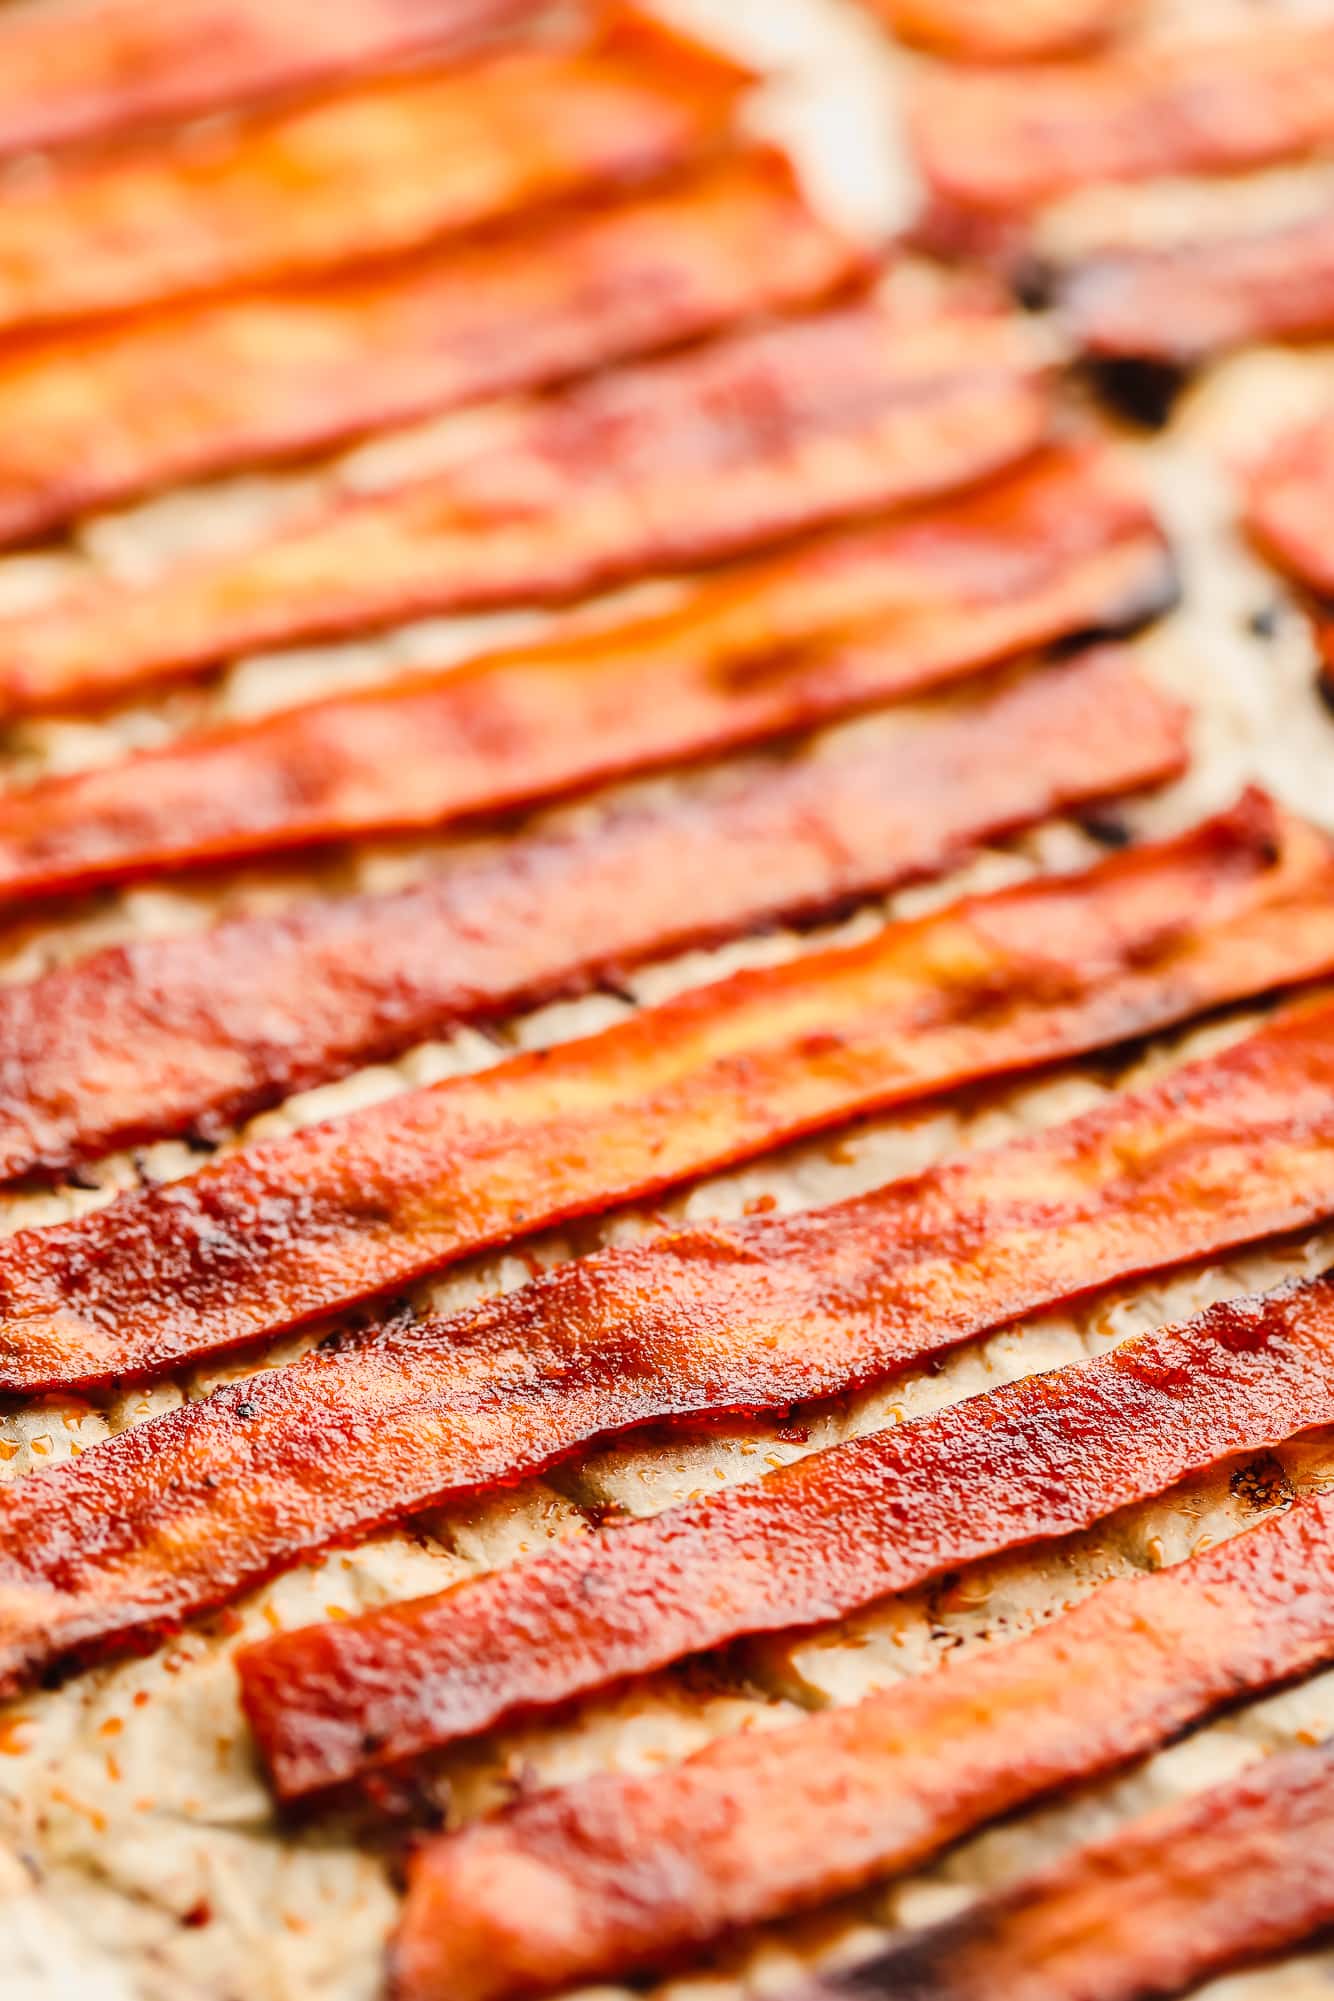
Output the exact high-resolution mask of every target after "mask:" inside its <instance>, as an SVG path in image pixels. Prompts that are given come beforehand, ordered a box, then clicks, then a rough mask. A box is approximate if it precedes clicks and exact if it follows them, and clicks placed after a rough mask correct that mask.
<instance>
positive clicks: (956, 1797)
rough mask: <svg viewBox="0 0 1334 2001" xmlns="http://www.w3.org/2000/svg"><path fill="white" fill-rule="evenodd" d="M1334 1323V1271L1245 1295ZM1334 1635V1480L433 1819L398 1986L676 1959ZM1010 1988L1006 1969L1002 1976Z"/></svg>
mask: <svg viewBox="0 0 1334 2001" xmlns="http://www.w3.org/2000/svg"><path fill="white" fill-rule="evenodd" d="M1232 1311H1233V1312H1234V1313H1235V1314H1236V1315H1237V1321H1238V1336H1237V1338H1238V1339H1239V1340H1243V1339H1244V1338H1245V1335H1244V1329H1245V1321H1246V1316H1247V1313H1248V1312H1249V1313H1250V1315H1251V1316H1252V1318H1253V1320H1254V1323H1255V1325H1256V1326H1257V1328H1258V1327H1259V1326H1260V1325H1262V1324H1263V1323H1264V1322H1265V1321H1266V1320H1267V1319H1268V1318H1269V1317H1270V1316H1271V1315H1274V1314H1286V1315H1292V1316H1294V1317H1301V1318H1303V1319H1306V1320H1307V1321H1308V1322H1309V1323H1310V1324H1312V1325H1314V1324H1316V1323H1319V1324H1321V1325H1323V1327H1324V1328H1325V1329H1326V1331H1327V1332H1328V1330H1329V1329H1330V1328H1331V1327H1334V1291H1332V1289H1331V1286H1330V1284H1329V1282H1328V1281H1327V1280H1325V1281H1318V1282H1316V1283H1315V1284H1313V1285H1310V1286H1306V1287H1302V1288H1295V1289H1293V1290H1291V1291H1289V1292H1287V1293H1286V1294H1278V1295H1270V1296H1269V1298H1268V1299H1265V1300H1260V1301H1256V1302H1251V1303H1250V1305H1249V1307H1248V1306H1246V1305H1244V1304H1238V1305H1234V1307H1233V1308H1232ZM1331 1653H1334V1500H1331V1499H1328V1498H1325V1499H1320V1500H1315V1501H1311V1502H1307V1503H1303V1504H1299V1505H1298V1506H1296V1507H1295V1508H1293V1510H1292V1511H1291V1513H1289V1514H1287V1515H1285V1516H1282V1517H1280V1518H1279V1519H1278V1520H1277V1521H1275V1522H1271V1523H1268V1524H1265V1525H1264V1526H1262V1527H1260V1528H1257V1529H1253V1530H1252V1531H1250V1533H1248V1534H1246V1535H1243V1536H1239V1537H1237V1538H1236V1539H1235V1540H1233V1541H1231V1542H1227V1543H1224V1544H1223V1545H1222V1546H1221V1547H1220V1548H1217V1549H1212V1550H1210V1551H1208V1552H1207V1554H1205V1555H1202V1556H1197V1557H1193V1558H1191V1559H1190V1560H1189V1561H1188V1562H1185V1563H1182V1564H1179V1565H1177V1566H1176V1567H1175V1568H1172V1569H1168V1570H1163V1571H1159V1572H1158V1573H1157V1574H1156V1575H1150V1576H1142V1577H1137V1578H1135V1579H1133V1580H1128V1581H1125V1582H1116V1583H1112V1584H1107V1585H1104V1586H1103V1587H1102V1588H1101V1589H1100V1590H1098V1591H1096V1592H1095V1593H1094V1594H1093V1596H1092V1597H1091V1598H1089V1599H1087V1600H1086V1601H1085V1602H1084V1603H1083V1604H1082V1605H1080V1606H1077V1607H1076V1609H1075V1610H1074V1611H1072V1612H1068V1613H1066V1614H1065V1615H1064V1616H1062V1617H1061V1618H1058V1619H1056V1620H1054V1621H1053V1622H1052V1623H1051V1624H1050V1625H1048V1626H1046V1627H1043V1628H1042V1629H1041V1630H1039V1631H1038V1632H1036V1633H1034V1634H1032V1635H1031V1636H1029V1637H1027V1638H1025V1639H1023V1640H1019V1641H1015V1642H1013V1643H1012V1644H1011V1645H1009V1646H1003V1647H997V1648H995V1649H994V1650H991V1651H988V1652H986V1653H984V1654H981V1655H980V1656H977V1657H975V1658H974V1659H972V1660H970V1661H967V1662H963V1663H960V1664H959V1665H958V1666H955V1667H946V1668H944V1669H942V1670H941V1671H940V1672H938V1673H935V1674H927V1675H924V1676H922V1677H921V1678H920V1679H919V1680H914V1681H910V1682H907V1683H899V1684H898V1685H897V1686H896V1687H893V1688H891V1689H889V1690H887V1691H886V1692H885V1693H884V1694H881V1695H876V1696H872V1697H870V1698H869V1699H868V1700H866V1701H864V1702H861V1703H858V1704H857V1705H855V1706H854V1707H852V1708H848V1709H835V1710H831V1711H826V1712H824V1713H823V1714H821V1715H818V1716H813V1717H811V1718H809V1719H807V1720H805V1721H803V1722H801V1723H798V1724H796V1725H794V1726H792V1727H791V1728H789V1729H784V1730H775V1731H764V1732H762V1733H759V1734H757V1735H753V1736H749V1735H744V1736H739V1737H733V1738H728V1739H725V1740H723V1741H722V1742H720V1743H717V1744H714V1745H712V1746H710V1747H709V1748H708V1749H707V1750H705V1751H703V1752H701V1753H700V1754H699V1755H698V1756H696V1757H694V1758H691V1759H689V1760H687V1761H686V1763H684V1764H683V1765H681V1766H679V1767H677V1768H676V1769H675V1770H674V1771H671V1772H668V1773H666V1774H662V1775H659V1776H655V1777H648V1778H620V1777H613V1776H608V1777H602V1778H597V1779H593V1780H591V1781H588V1782H586V1783H584V1784H582V1785H579V1786H576V1787H572V1788H571V1789H570V1790H569V1791H566V1792H557V1793H550V1794H546V1795H543V1796H541V1797H539V1798H537V1799H534V1800H532V1801H531V1802H529V1803H528V1804H526V1805H523V1806H521V1807H519V1808H517V1809H516V1810H515V1811H513V1812H512V1813H509V1814H506V1815H504V1816H502V1817H501V1818H499V1819H497V1820H493V1821H488V1822H483V1823H479V1824H477V1825H474V1826H472V1827H470V1828H467V1829H465V1830H464V1831H463V1832H461V1833H459V1834H455V1835H449V1836H446V1837H444V1838H443V1839H438V1840H436V1841H434V1842H432V1843H431V1844H430V1845H429V1846H427V1847H426V1848H424V1849H423V1850H421V1851H420V1852H419V1854H418V1855H417V1857H416V1860H415V1866H414V1868H413V1872H412V1876H411V1880H410V1886H409V1894H408V1903H407V1909H406V1913H405V1916H404V1920H403V1926H402V1930H401V1932H400V1934H399V1939H398V1943H397V1949H396V1954H395V1961H396V1973H397V1985H396V1989H395V1991H396V1993H397V1995H398V1996H399V2001H444V1998H445V1997H446V1996H447V1997H448V2001H510V1997H516V2001H517V1997H518V1996H520V1995H524V1996H527V1995H534V1994H538V1993H546V1992H548V1991H550V1990H552V1989H554V1988H564V1987H566V1986H576V1985H578V1984H580V1983H581V1982H583V1981H584V1980H592V1979H597V1978H599V1977H600V1976H603V1975H607V1974H611V1973H620V1972H624V1971H628V1970H629V1969H631V1968H639V1967H645V1966H654V1967H658V1966H662V1965H665V1964H669V1963H671V1962H673V1961H674V1960H677V1959H679V1958H680V1957H682V1956H683V1955H685V1954H687V1953H690V1952H692V1951H695V1950H698V1949H700V1948H701V1947H703V1946H704V1945H706V1944H707V1943H708V1942H709V1941H710V1940H712V1939H714V1938H716V1937H718V1936H719V1935H720V1934H722V1933H725V1932H727V1931H730V1930H732V1929H733V1928H734V1927H737V1926H741V1925H748V1924H753V1923H756V1922H759V1921H761V1920H766V1919H770V1918H776V1917H780V1916H783V1915H785V1914H787V1913H789V1912H794V1911H798V1910H802V1909H805V1908H808V1907H809V1906H811V1905H815V1904H819V1903H822V1902H825V1901H826V1900H827V1899H829V1898H831V1897H836V1896H839V1895H841V1894H845V1893H847V1892H849V1891H851V1890H854V1889H857V1888H859V1887H860V1886H862V1885H863V1884H866V1883H868V1882H870V1881H873V1880H874V1879H875V1878H876V1877H878V1876H882V1875H887V1874H889V1873H890V1872H892V1871H896V1870H900V1869H906V1868H909V1867H911V1866H912V1865H913V1864H914V1863H917V1862H919V1861H921V1860H923V1859H924V1858H925V1857H926V1856H929V1855H930V1854H932V1853H933V1852H934V1851H936V1850H937V1849H939V1848H942V1847H943V1846H944V1845H945V1844H946V1843H947V1842H949V1841H952V1840H954V1839H956V1838H957V1837H958V1836H960V1835H962V1834H964V1833H966V1832H968V1830H969V1829H971V1828H973V1827H975V1826H977V1825H978V1823H979V1822H982V1821H986V1820H989V1819H991V1818H993V1817H994V1816H996V1815H998V1814H1002V1813H1005V1812H1008V1811H1011V1810H1013V1809H1014V1808H1016V1807H1019V1806H1021V1805H1023V1804H1025V1803H1026V1802H1028V1801H1030V1800H1032V1799H1035V1798H1037V1797H1039V1796H1040V1795H1042V1794H1043V1793H1046V1792H1049V1791H1051V1790H1052V1789H1053V1788H1054V1787H1056V1786H1060V1785H1065V1784H1069V1783H1070V1782H1072V1781H1074V1780H1082V1779H1089V1778H1093V1777H1095V1776H1096V1775H1098V1774H1099V1773H1103V1772H1106V1771H1108V1770H1110V1769H1111V1768H1113V1767H1115V1766H1117V1765H1120V1764H1123V1763H1125V1762H1126V1761H1127V1760H1129V1759H1131V1758H1135V1757H1138V1756H1140V1755H1142V1754H1143V1753H1145V1752H1147V1751H1151V1750H1154V1749H1155V1748H1156V1747H1157V1746H1158V1745H1160V1744H1162V1743H1163V1742H1165V1741H1166V1740H1167V1739H1169V1738H1171V1737H1173V1736H1175V1735H1176V1734H1177V1733H1178V1732H1180V1731H1182V1730H1184V1729H1187V1728H1188V1727H1189V1726H1190V1725H1192V1724H1194V1723H1197V1722H1198V1721H1199V1720H1200V1719H1201V1718H1202V1717H1204V1716H1206V1715H1207V1714H1208V1713H1209V1712H1210V1711H1211V1710H1214V1709H1216V1708H1218V1707H1219V1706H1220V1705H1221V1704H1223V1703H1226V1702H1230V1701H1234V1700H1235V1699H1237V1698H1238V1697H1239V1696H1242V1695H1246V1694H1256V1693H1259V1692H1261V1691H1262V1690H1264V1689H1267V1688H1270V1687H1272V1686H1273V1685H1274V1684H1275V1683H1277V1682H1281V1681H1284V1680H1287V1679H1289V1678H1290V1677H1292V1676H1294V1675H1298V1674H1301V1673H1303V1672H1306V1671H1308V1670H1309V1669H1311V1668H1312V1667H1315V1666H1317V1665H1318V1664H1320V1663H1321V1662H1323V1661H1325V1660H1327V1659H1328V1658H1329V1657H1330V1655H1331ZM990 1991H992V1992H996V1991H1004V1990H1003V1989H1002V1990H990Z"/></svg>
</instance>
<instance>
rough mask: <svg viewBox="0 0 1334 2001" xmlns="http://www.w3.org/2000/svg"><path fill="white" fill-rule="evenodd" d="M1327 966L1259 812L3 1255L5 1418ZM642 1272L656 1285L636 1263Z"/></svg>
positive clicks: (1308, 861)
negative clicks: (778, 1149) (818, 1135)
mask: <svg viewBox="0 0 1334 2001" xmlns="http://www.w3.org/2000/svg"><path fill="white" fill-rule="evenodd" d="M1330 971H1334V850H1332V849H1331V845H1330V843H1329V842H1328V841H1327V840H1326V839H1325V838H1324V837H1323V836H1321V835H1318V834H1317V833H1316V832H1315V831H1314V830H1313V829H1311V828H1308V827H1305V826H1304V825H1302V824H1301V823H1300V822H1287V821H1283V820H1280V818H1279V817H1278V815H1277V812H1276V810H1275V809H1274V808H1273V807H1272V805H1270V803H1269V802H1268V801H1266V800H1265V799H1264V798H1263V797H1262V796H1261V795H1258V794H1252V795H1249V796H1248V797H1247V798H1246V799H1244V800H1243V801H1242V803H1241V805H1240V806H1239V807H1238V808H1236V809H1234V810H1233V811H1232V812H1231V813H1229V814H1224V815H1222V816H1220V817H1219V818H1218V819H1216V820H1212V821H1208V822H1206V823H1205V824H1204V825H1203V826H1202V827H1199V828H1196V829H1194V830H1193V831H1192V832H1191V833H1189V834H1187V835H1184V836H1181V837H1180V838H1178V839H1177V840H1175V841H1170V842H1166V843H1163V844H1162V845H1161V846H1154V847H1145V848H1142V849H1139V850H1137V851H1135V852H1133V853H1129V854H1126V855H1123V856H1118V857H1113V858H1112V859H1111V860H1109V861H1107V862H1105V863H1103V864H1102V865H1101V866H1100V867H1098V868H1095V869H1091V870H1089V871H1087V872H1086V873H1084V874H1082V875H1077V876H1071V877H1060V878H1055V879H1052V880H1039V881H1036V882H1032V883H1024V884H1020V885H1018V886H1016V887H1015V888H1012V889H1009V890H1006V891H1003V892H1000V893H998V894H995V895H992V896H986V897H971V898H967V899H965V900H964V901H963V902H961V903H958V904H955V905H952V906H950V907H949V908H948V909H946V910H944V911H941V912H939V913H935V914H933V915H931V916H928V917H925V918H922V919H919V920H917V921H915V922H911V923H901V924H894V925H889V926H887V927H885V928H884V929H883V930H882V931H881V932H879V933H878V934H877V935H875V936H874V937H872V938H870V939H867V940H866V941H865V942H864V943H862V944H859V945H854V946H849V947H839V948H834V949H829V950H826V951H823V952H819V953H814V954H811V955H810V956H809V957H806V958H803V959H799V960H796V961H792V962H789V963H787V964H784V965H779V966H774V967H768V968H764V969H761V970H759V971H753V972H746V973H740V974H737V975H736V976H734V977H733V978H732V979H729V980H722V981H720V982H718V983H717V984H716V985H713V986H707V987H698V988H694V989H692V990H690V991H688V992H686V993H684V994H682V995H680V996H678V997H677V998H676V999H674V1000H671V1001H668V1002H666V1003H664V1004H663V1005H661V1006H659V1007H655V1008H647V1009H645V1010H644V1011H643V1012H642V1013H640V1014H638V1015H636V1016H634V1017H632V1018H631V1019H629V1020H626V1021H623V1022H620V1023H618V1024H617V1025H616V1026H615V1027H613V1028H610V1029H607V1030H606V1031H604V1032H603V1033H601V1034H598V1035H590V1036H585V1037H582V1038H580V1039H579V1040H577V1041H572V1042H567V1043H563V1044H561V1045H559V1046H558V1047H556V1048H554V1049H543V1050H536V1051H533V1052H531V1053H527V1054H524V1055H521V1056H518V1057H515V1058H513V1059H511V1060H510V1061H508V1062H505V1063H503V1064H499V1065H497V1066H496V1067H495V1068H494V1069H491V1070H489V1071H484V1072H482V1073H481V1074H480V1075H476V1076H469V1077H461V1078H453V1079H447V1080H445V1081H444V1082H442V1083H440V1084H436V1085H433V1086H430V1087H428V1088H426V1089H421V1090H415V1091H408V1092H405V1093H403V1094H401V1095H399V1096H396V1097H394V1098H391V1099H389V1100H387V1101H386V1102H383V1103H381V1104H378V1105H375V1106H372V1107H369V1108H368V1109H366V1110H365V1111H362V1112H359V1113H356V1114H354V1115H353V1116H351V1117H347V1118H342V1119H333V1120H329V1121H328V1122H326V1123H325V1124H323V1125H318V1126H312V1127H308V1128H306V1129H305V1130H303V1131H300V1132H297V1133H295V1134H293V1135H291V1136H290V1137H288V1138H285V1139H280V1140H275V1141H270V1142H267V1143H265V1144H263V1145H259V1146H255V1147H251V1148H247V1149H246V1150H245V1151H243V1152H240V1153H236V1154H232V1155H230V1156H228V1157H227V1158H225V1159H222V1160H218V1161H215V1162H212V1163H211V1164H210V1165H209V1166H207V1167H205V1168H203V1169H202V1170H201V1171H200V1172H199V1173H198V1174H196V1175H193V1176H191V1177H190V1178H189V1179H187V1180H183V1181H176V1182H173V1183H170V1184H169V1185H166V1186H163V1187H155V1188H150V1189H147V1190H145V1191H143V1192H142V1193H134V1194H130V1195H124V1196H122V1197H120V1198H119V1199H118V1200H116V1201H114V1202H112V1203H111V1204H110V1205H109V1206H108V1207H106V1208H104V1209H100V1210H97V1211H95V1212H94V1213H92V1214H91V1215H88V1216H86V1217H84V1218H82V1219H80V1220H79V1221H77V1222H73V1223H68V1224H62V1225H59V1226H56V1227H53V1228H50V1229H45V1230H26V1231H22V1232H20V1233H19V1234H18V1235H16V1236H12V1237H10V1238H8V1239H6V1240H4V1241H3V1242H0V1393H9V1392H20V1393H21V1392H24V1391H31V1390H38V1389H42V1388H46V1387H50V1386H52V1385H56V1384H72V1383H89V1382H95V1381H105V1380H107V1379H108V1378H112V1377H122V1376H127V1375H143V1374H145V1373H149V1372H152V1371H156V1370H161V1369H164V1368H168V1367H171V1366H173V1365H175V1364H177V1363H179V1362H182V1361H185V1360H188V1359H191V1358H194V1357H198V1356H201V1355H206V1354H209V1353H210V1352H212V1351H213V1350H215V1349H219V1348H223V1347H227V1346H230V1345H232V1344H234V1343H236V1342H239V1341H245V1340H248V1339H253V1338H254V1337H255V1336H257V1335H260V1334H264V1333H268V1332H274V1331H277V1330H279V1329H282V1328H285V1327H290V1326H292V1325H295V1324H296V1323H297V1322H299V1321H302V1320H306V1319H309V1318H310V1317H311V1316H312V1315H315V1314H317V1313H322V1312H326V1311H330V1310H332V1309H334V1308H336V1307H340V1306H345V1305H349V1304H351V1303H352V1302H354V1301H356V1300H358V1299H363V1298H366V1297H368V1296H370V1295H372V1294H375V1293H382V1292H385V1291H387V1290H388V1289H389V1288H391V1287H396V1286H400V1285H403V1284H405V1283H407V1282H408V1281H410V1280H412V1279H414V1278H416V1277H419V1276H420V1275H421V1274H422V1273H424V1272H427V1271H430V1270H433V1269H435V1268H437V1267H439V1266H440V1265H443V1264H446V1263H448V1262H450V1261H451V1260H453V1259H455V1258H457V1257H459V1256H461V1255H462V1254H463V1253H464V1252H468V1251H475V1250H478V1249H480V1248H482V1247H483V1246H485V1245H487V1244H495V1243H502V1242H505V1241H506V1240H508V1239H511V1238H513V1237H514V1236H516V1235H522V1234H524V1233H525V1232H527V1231H531V1230H534V1229H537V1228H540V1227H544V1226H546V1225H548V1224H553V1223H557V1222H559V1221H561V1220H562V1219H564V1218H567V1217H570V1216H576V1215H581V1214H587V1213H589V1212H591V1211H595V1210H600V1209H606V1208H609V1207H611V1206H612V1204H614V1203H617V1202H622V1201H628V1200H632V1199H634V1198H637V1197H642V1196H646V1195H650V1194H653V1193H655V1192H657V1191H659V1190H661V1189H664V1188H667V1187H669V1186H671V1185H672V1184H673V1183H675V1182H679V1181H684V1180H687V1179H690V1178H692V1177H694V1176H696V1175H699V1174H703V1173H708V1172H711V1171H713V1170H716V1169H718V1168H721V1167H724V1166H726V1165H728V1164H729V1163H731V1162H734V1161H738V1160H742V1159H745V1158H748V1157H750V1156H751V1155H753V1154H756V1153H760V1152H763V1151H764V1150H765V1149H766V1148H769V1147H773V1146H777V1145H780V1144H781V1143H783V1142H785V1141H787V1140H790V1139H793V1138H796V1137H798V1136H799V1135H801V1134H803V1133H809V1132H814V1131H816V1130H818V1129H819V1128H821V1127H823V1126H828V1125H832V1124H835V1123H837V1122H839V1121H841V1120H844V1119H848V1118H852V1117H855V1116H857V1115H858V1114H860V1113H863V1112H868V1111H871V1110H875V1109H877V1108H880V1107H885V1106H888V1105H892V1104H898V1103H902V1102H905V1101H907V1100H909V1099H913V1098H918V1097H922V1096H924V1095H926V1094H927V1093H929V1092H932V1091H939V1090H942V1089H945V1088H948V1087H950V1086H952V1085H957V1084H961V1083H965V1082H968V1081H969V1080H971V1079H974V1078H977V1077H981V1076H989V1075H995V1074H997V1073H998V1072H1002V1071H1008V1070H1014V1069H1023V1068H1028V1067H1031V1066H1032V1065H1035V1064H1038V1063H1042V1062H1048V1061H1052V1060H1054V1059H1056V1058H1057V1057H1063V1056H1070V1055H1074V1054H1076V1053H1077V1052H1079V1051H1081V1050H1085V1049H1090V1048H1095V1047H1098V1046H1100V1045H1104V1044H1106V1043H1108V1042H1116V1041H1120V1040H1123V1039H1124V1038H1125V1037H1126V1036H1129V1035H1139V1034H1142V1033H1144V1032H1146V1031H1147V1030H1149V1029H1152V1028H1157V1027H1161V1026H1162V1025H1164V1024H1165V1023H1168V1022H1173V1021H1179V1020H1181V1019H1183V1018H1184V1017H1186V1016H1188V1015H1190V1014H1193V1013H1195V1012H1196V1011H1198V1010H1199V1009H1200V1008H1201V1007H1207V1006H1211V1005H1217V1004H1219V1003H1221V1002H1223V1001H1227V1000H1232V999H1235V998H1238V997H1240V996H1242V995H1250V994H1256V993H1262V992H1264V991H1265V990H1266V989H1268V988H1270V987H1273V986H1275V985H1279V984H1284V983H1287V982H1289V981H1292V980H1294V979H1304V978H1312V977H1316V976H1319V975H1320V974H1322V973H1326V972H1330ZM654 1268H655V1269H656V1267H654Z"/></svg>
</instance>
